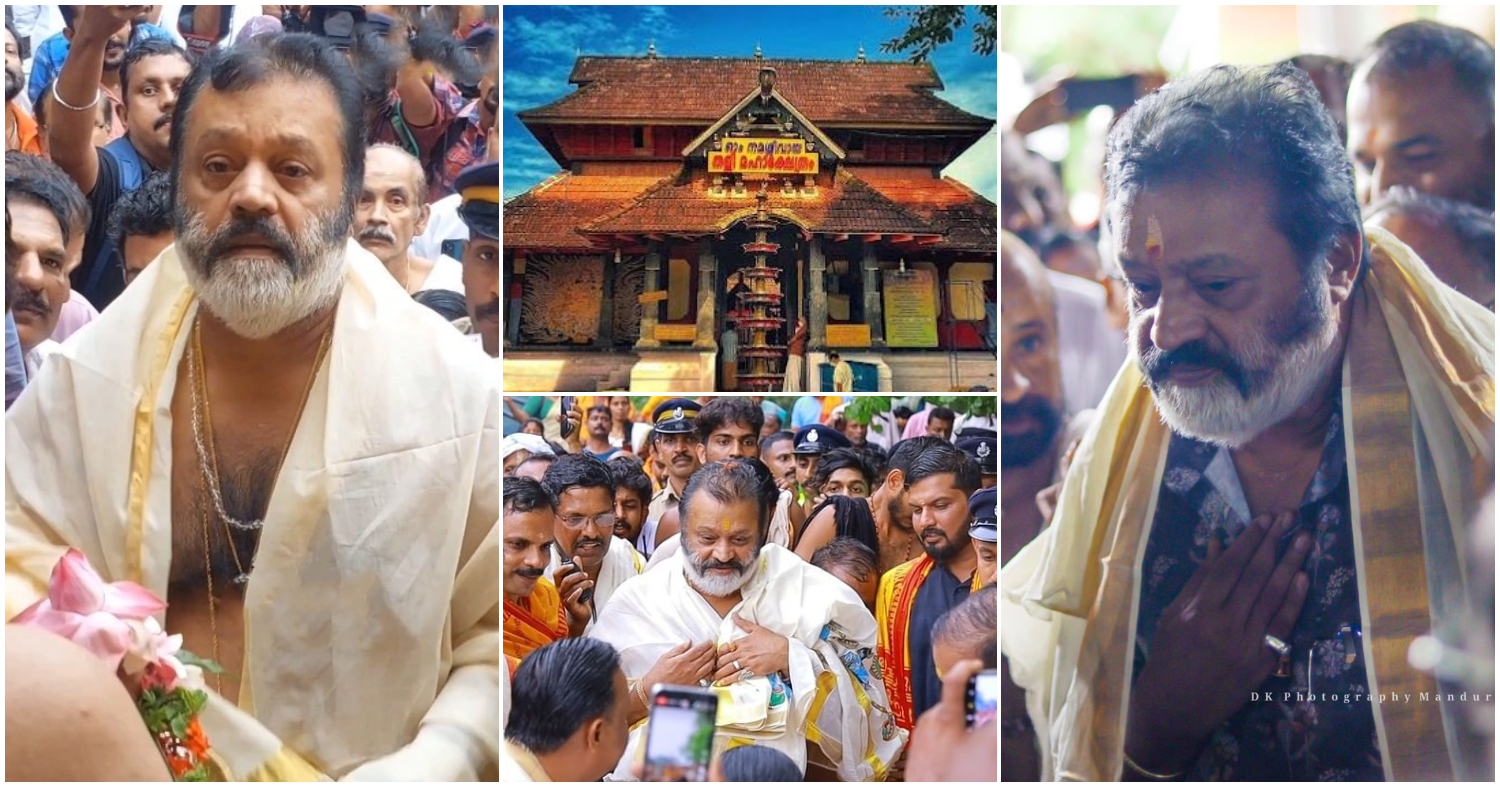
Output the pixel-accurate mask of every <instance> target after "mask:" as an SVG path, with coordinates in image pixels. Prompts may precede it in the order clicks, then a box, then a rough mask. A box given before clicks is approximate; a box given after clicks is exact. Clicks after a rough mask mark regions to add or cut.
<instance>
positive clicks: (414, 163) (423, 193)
mask: <svg viewBox="0 0 1500 787" xmlns="http://www.w3.org/2000/svg"><path fill="white" fill-rule="evenodd" d="M372 150H389V151H391V152H392V153H400V154H401V155H402V156H403V157H404V158H406V159H407V160H409V161H410V162H411V168H412V169H413V170H415V171H416V173H417V193H416V194H415V195H413V196H414V198H415V199H416V203H417V207H419V208H420V207H422V206H423V205H426V204H427V173H426V171H424V170H423V169H422V162H421V161H419V160H418V159H417V157H416V156H413V155H412V154H411V153H408V152H407V150H406V148H403V147H401V146H400V145H392V144H391V143H389V142H376V143H375V144H373V145H370V146H369V147H367V148H365V155H369V153H370V151H372Z"/></svg>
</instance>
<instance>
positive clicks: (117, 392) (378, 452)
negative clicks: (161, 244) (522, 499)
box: [5, 8, 501, 781]
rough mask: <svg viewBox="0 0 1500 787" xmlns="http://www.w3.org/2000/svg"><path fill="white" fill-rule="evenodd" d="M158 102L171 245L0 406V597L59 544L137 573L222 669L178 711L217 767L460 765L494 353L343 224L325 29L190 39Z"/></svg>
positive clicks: (479, 632) (340, 141)
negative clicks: (0, 469) (0, 541)
mask: <svg viewBox="0 0 1500 787" xmlns="http://www.w3.org/2000/svg"><path fill="white" fill-rule="evenodd" d="M94 10H96V9H94V8H90V9H87V11H88V12H92V11H94ZM82 18H83V14H80V19H82ZM79 24H80V27H84V25H83V23H82V22H81V21H80V23H79ZM78 32H79V38H86V35H85V31H84V30H82V29H81V30H79V31H78ZM84 49H85V47H84V45H83V42H81V41H80V42H79V51H75V52H74V55H75V56H77V55H81V54H82V53H83V50H84ZM157 59H158V60H166V59H167V58H157ZM68 65H69V67H71V66H72V65H73V60H72V59H71V58H70V60H69V64H68ZM130 79H131V88H132V91H133V90H134V88H135V87H136V83H135V81H134V79H135V75H134V72H133V71H132V73H131V78H130ZM292 93H295V94H297V95H299V96H301V97H302V99H303V100H300V101H297V102H288V101H287V100H286V96H287V95H289V94H292ZM68 98H70V96H68V95H64V99H65V100H66V99H68ZM72 98H73V99H74V100H77V97H72ZM174 111H175V115H174V122H173V123H172V125H173V126H174V132H173V134H172V147H173V149H172V152H171V155H170V156H169V157H168V160H170V161H171V163H172V166H173V169H172V181H173V186H174V188H173V193H174V194H175V206H174V213H175V225H176V231H177V243H176V244H175V245H174V246H173V247H170V248H169V249H168V250H167V251H166V252H164V253H163V254H162V255H161V257H160V258H159V259H158V260H157V261H156V262H154V263H153V264H152V265H151V266H150V267H149V268H147V269H146V272H145V273H143V274H141V276H140V278H139V279H138V280H137V281H136V282H135V284H134V285H132V286H131V288H130V289H129V290H128V291H127V292H126V294H125V295H124V296H123V297H122V298H121V299H120V300H119V301H118V302H117V303H115V304H114V305H113V306H112V307H111V308H109V309H106V310H104V311H103V313H101V315H100V317H99V318H98V320H96V321H95V323H94V324H93V325H92V326H91V327H90V328H89V329H88V330H86V331H84V332H82V333H80V334H79V335H78V336H77V339H76V340H75V342H74V343H73V345H72V346H71V347H70V348H69V351H68V352H66V353H59V354H57V355H54V356H53V357H52V358H51V359H49V361H48V362H47V366H46V367H45V368H44V370H43V372H42V374H41V375H39V376H38V377H37V378H36V379H35V380H33V381H32V383H31V388H32V389H33V390H34V395H23V396H22V397H21V399H20V400H18V401H17V403H16V405H15V406H14V407H13V408H12V409H11V412H10V413H9V414H8V417H7V419H6V429H7V434H6V446H7V452H6V460H7V461H6V466H5V470H6V490H5V491H6V502H7V507H6V538H5V545H6V581H7V593H6V601H7V605H8V606H7V611H8V612H9V613H14V612H16V611H18V610H19V609H21V608H24V607H25V605H27V604H28V603H30V602H32V601H34V600H35V599H36V598H38V597H40V595H41V594H43V593H45V592H46V587H47V578H48V576H49V575H50V573H51V571H52V569H53V567H54V566H55V564H56V563H57V559H58V556H59V555H60V554H62V553H63V551H64V550H65V549H66V548H68V547H73V548H76V549H78V550H80V551H82V552H83V553H84V554H86V555H87V556H88V558H89V560H90V562H91V563H92V564H93V565H94V566H95V567H96V568H98V569H99V571H100V572H101V573H102V575H103V577H104V579H105V580H106V581H118V580H129V581H134V582H137V583H139V584H141V585H142V586H144V587H146V588H147V589H149V590H150V591H151V592H152V593H154V594H156V595H157V596H158V597H160V598H162V599H164V600H165V601H166V602H167V603H168V605H169V607H168V609H169V611H168V614H167V619H166V621H164V627H165V628H166V630H168V631H171V632H173V633H174V634H181V635H182V636H183V639H184V642H183V645H184V647H186V648H187V649H189V650H191V651H193V652H195V653H198V654H201V655H203V656H204V657H206V658H211V659H213V660H214V661H216V662H218V663H219V664H221V665H223V666H224V667H225V672H224V673H223V674H222V675H215V676H212V677H210V679H209V689H210V691H209V697H208V705H207V708H206V709H205V712H204V714H203V715H202V716H201V717H200V720H201V722H202V724H203V726H204V729H205V733H206V734H207V736H208V738H209V739H210V740H213V741H215V745H214V748H215V752H216V754H218V755H219V757H218V758H217V760H216V762H217V764H219V765H220V766H222V767H221V770H222V771H223V774H222V775H223V776H224V777H225V778H227V779H230V780H257V779H266V780H276V779H286V778H290V777H300V778H313V779H316V778H338V777H342V778H350V779H356V780H358V779H376V780H400V781H406V780H412V781H427V780H448V779H453V780H465V781H468V780H476V779H478V778H480V777H481V776H482V775H483V774H486V773H489V772H492V770H493V768H494V767H495V763H496V752H497V750H498V747H499V735H498V721H497V719H496V717H495V707H496V705H497V704H498V701H499V669H500V652H501V647H500V646H501V632H500V593H499V592H498V590H499V587H500V576H499V566H500V559H499V558H500V555H499V552H500V538H499V524H500V511H499V503H500V494H499V490H498V489H497V488H496V487H497V484H498V482H499V479H500V468H499V464H498V461H497V460H498V457H499V454H500V451H499V442H500V401H499V380H498V374H497V373H496V372H497V370H496V369H495V367H494V366H493V365H492V364H489V363H485V362H484V360H485V359H484V357H483V355H482V353H480V352H479V351H478V350H477V349H476V348H475V347H474V346H473V345H472V344H471V343H469V342H466V341H465V340H464V339H463V337H461V336H458V335H456V334H455V333H454V332H453V331H452V329H451V328H449V327H448V326H447V325H444V324H442V322H441V321H438V320H434V319H432V317H431V315H430V314H428V312H427V310H426V309H425V307H423V306H421V305H420V304H417V303H415V302H413V301H412V299H411V298H410V297H408V296H407V295H406V294H405V293H403V292H401V290H400V289H399V288H398V287H395V286H392V285H391V283H390V281H389V274H387V273H386V272H385V270H384V269H383V268H382V267H381V266H380V263H379V261H378V260H376V259H375V258H374V257H373V256H371V255H370V254H369V253H368V252H366V251H365V250H364V249H362V248H360V247H359V244H357V243H355V242H354V241H353V240H351V239H350V238H349V226H350V224H351V223H352V221H353V212H354V204H355V200H356V199H357V197H358V190H359V187H360V184H361V183H362V182H363V169H364V144H363V128H362V127H361V125H360V117H361V113H362V107H361V104H360V94H359V89H358V86H357V84H355V82H354V79H353V76H352V75H351V74H350V73H349V69H348V67H347V65H346V64H345V63H344V62H343V59H342V57H341V56H340V55H339V53H338V52H337V50H335V49H334V48H333V47H332V46H330V45H329V44H328V43H327V42H326V41H324V40H322V39H319V38H316V37H313V36H307V35H281V36H272V37H268V38H266V39H264V41H263V42H262V43H259V44H258V45H257V46H253V47H245V48H234V49H225V50H219V51H216V52H212V53H210V54H209V55H208V56H207V58H205V59H204V60H203V61H201V62H200V63H199V66H198V68H197V69H196V70H194V72H193V73H192V75H191V76H190V77H189V78H188V80H187V81H186V82H185V83H184V84H183V86H182V94H181V100H180V102H178V103H177V104H176V107H175V110H174ZM432 381H440V382H441V383H442V385H441V389H440V390H438V391H436V392H435V391H434V390H433V388H432ZM81 408H86V409H81ZM435 478H440V479H444V483H441V484H435V483H433V479H435ZM80 490H86V492H87V493H86V494H85V493H82V492H81V491H80ZM122 690H123V687H122ZM252 694H253V696H254V702H253V705H252V703H250V702H249V701H248V700H249V697H250V696H251V695H252ZM242 700H244V702H243V705H242V703H241V701H242ZM246 707H253V711H250V712H247V711H245V710H243V709H242V708H246ZM79 712H83V711H81V710H80V711H79ZM101 756H108V753H107V752H101Z"/></svg>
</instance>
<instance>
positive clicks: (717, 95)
mask: <svg viewBox="0 0 1500 787" xmlns="http://www.w3.org/2000/svg"><path fill="white" fill-rule="evenodd" d="M569 82H570V83H572V84H573V85H576V86H577V89H576V90H574V91H573V92H571V93H569V94H568V95H565V96H563V97H561V98H559V99H558V100H556V101H554V102H552V103H550V104H547V105H545V106H541V107H537V108H535V109H530V110H526V111H523V112H521V113H519V118H520V120H521V121H522V122H523V123H524V124H525V125H526V127H527V128H528V129H529V130H530V131H531V133H532V134H533V135H534V136H535V137H536V138H537V140H538V141H540V142H541V144H542V146H543V147H544V148H545V149H546V150H547V151H548V152H549V153H550V154H551V155H552V157H553V158H554V159H555V160H556V161H557V164H558V166H559V167H560V168H561V171H560V172H558V173H557V174H556V175H554V176H552V177H550V178H548V179H547V180H545V181H544V182H542V183H541V184H539V185H537V186H535V187H534V188H532V189H531V190H529V191H527V192H525V193H524V194H521V195H520V196H517V197H515V198H514V199H511V200H509V201H508V202H506V203H505V206H504V211H503V216H504V223H505V228H504V233H503V235H502V242H503V246H504V257H505V259H504V267H503V268H502V277H503V282H502V283H503V286H504V287H505V292H506V299H507V302H506V309H505V325H504V334H503V338H504V349H503V355H502V359H503V365H504V376H505V387H506V390H507V391H607V390H630V391H732V390H741V391H781V390H797V391H812V392H816V391H832V390H833V387H832V382H831V381H832V371H833V369H832V366H831V365H830V364H829V363H828V362H827V354H828V353H829V352H830V351H832V350H838V351H839V354H840V355H841V356H842V357H843V358H844V359H845V360H847V361H849V362H850V363H851V365H852V366H853V368H854V372H855V381H856V384H855V390H867V391H902V390H908V391H915V390H929V391H931V390H952V389H955V388H960V387H961V388H965V389H967V388H970V387H973V386H983V387H985V388H988V389H994V387H995V384H996V377H995V375H996V369H997V363H996V354H995V350H994V349H993V339H992V336H993V333H992V332H993V331H994V330H995V329H994V327H993V326H992V325H990V323H989V322H988V321H987V320H989V319H992V318H989V317H987V314H993V313H994V305H993V304H994V302H995V270H996V254H997V249H998V239H997V232H996V224H997V222H996V211H995V204H994V203H993V202H991V201H989V200H988V199H985V198H984V197H982V196H980V195H979V194H977V193H975V192H974V191H973V190H971V189H970V188H968V187H967V186H965V185H964V184H962V183H960V182H958V181H957V180H954V179H953V178H951V177H943V176H942V175H941V174H940V173H941V171H942V170H943V168H944V167H945V166H947V165H948V164H950V163H951V162H952V161H953V160H954V159H956V158H957V157H958V156H959V155H960V154H962V153H963V152H964V151H965V150H967V149H968V148H969V147H970V146H972V145H973V144H975V143H976V142H977V141H978V140H979V139H980V138H981V137H983V136H984V135H985V134H986V133H987V132H989V131H990V129H991V128H993V127H994V124H995V121H994V120H993V119H991V118H985V117H979V116H976V115H973V114H970V113H968V112H965V111H963V110H961V109H959V108H958V107H956V106H954V105H953V104H950V103H948V102H947V101H944V100H943V99H941V98H939V97H938V96H937V95H936V94H935V91H938V90H941V89H943V83H942V81H941V80H940V79H939V78H938V75H937V72H936V71H935V70H934V68H933V67H932V66H931V65H930V64H926V63H923V64H913V63H908V62H877V61H869V60H866V59H865V57H864V53H863V51H861V52H860V54H859V56H858V57H857V58H855V59H854V60H845V61H827V60H777V59H768V58H763V57H761V56H760V52H759V50H758V48H757V52H756V56H755V57H751V58H668V57H658V56H656V53H655V47H654V46H653V47H652V49H651V50H650V51H648V53H647V54H646V56H644V57H588V56H584V57H579V58H578V60H577V62H576V63H575V65H574V67H573V71H572V74H571V75H570V77H569ZM799 322H800V323H802V324H804V325H805V327H806V341H805V345H806V346H805V356H804V357H805V359H806V366H805V367H803V368H802V369H801V375H800V384H798V383H793V384H792V385H788V384H787V381H786V379H785V376H786V374H787V367H788V352H789V347H795V346H799V345H800V344H801V343H800V342H795V341H793V335H794V333H795V331H796V328H797V326H798V324H799ZM798 366H801V365H800V364H797V365H795V366H794V374H795V371H796V370H797V368H796V367H798ZM794 379H796V377H795V376H794Z"/></svg>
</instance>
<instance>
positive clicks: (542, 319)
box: [521, 254, 604, 344]
mask: <svg viewBox="0 0 1500 787" xmlns="http://www.w3.org/2000/svg"><path fill="white" fill-rule="evenodd" d="M603 298H604V260H603V259H602V258H601V257H598V256H593V255H560V254H536V255H532V256H531V257H528V258H527V265H526V278H525V287H524V291H523V293H522V296H521V342H522V343H523V344H588V343H590V342H592V341H594V337H595V336H597V335H598V332H599V303H600V301H601V300H602V299H603Z"/></svg>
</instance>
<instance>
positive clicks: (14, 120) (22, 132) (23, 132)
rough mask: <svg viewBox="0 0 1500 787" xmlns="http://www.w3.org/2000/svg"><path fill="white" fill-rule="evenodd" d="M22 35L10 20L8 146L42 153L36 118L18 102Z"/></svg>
mask: <svg viewBox="0 0 1500 787" xmlns="http://www.w3.org/2000/svg"><path fill="white" fill-rule="evenodd" d="M20 41H21V37H20V36H19V35H16V28H15V26H13V25H12V24H11V23H10V21H9V20H6V22H5V149H6V150H19V151H21V152H22V153H30V154H32V155H33V156H40V155H42V143H41V140H39V139H38V138H37V133H36V120H35V119H34V118H32V117H31V115H28V114H26V110H24V109H22V108H21V106H20V105H19V104H17V103H16V96H19V95H21V87H22V85H21V82H22V79H23V77H22V76H21V47H20Z"/></svg>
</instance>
